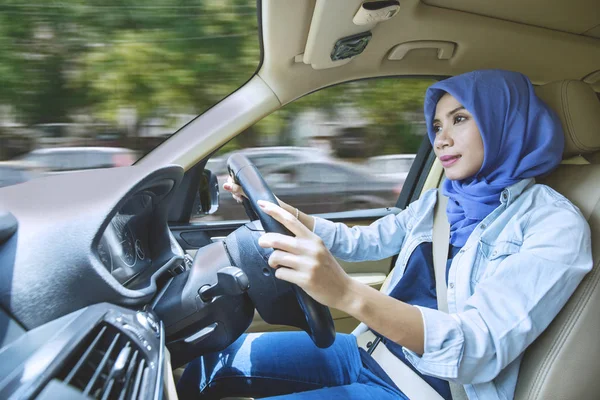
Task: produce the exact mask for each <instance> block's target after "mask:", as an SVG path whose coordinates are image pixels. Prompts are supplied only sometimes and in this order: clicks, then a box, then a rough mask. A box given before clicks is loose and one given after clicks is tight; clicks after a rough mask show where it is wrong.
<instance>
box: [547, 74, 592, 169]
mask: <svg viewBox="0 0 600 400" xmlns="http://www.w3.org/2000/svg"><path fill="white" fill-rule="evenodd" d="M535 92H536V94H537V95H538V97H539V98H540V99H542V100H543V101H544V102H545V103H546V104H548V106H550V108H552V109H553V110H554V111H555V112H556V113H557V114H558V116H559V117H560V120H561V122H562V126H563V130H564V131H565V151H564V154H563V158H568V157H572V156H576V155H579V154H588V153H594V152H596V151H598V150H600V100H599V99H598V96H597V95H596V93H595V92H594V91H593V90H592V88H591V87H590V86H589V85H587V84H586V83H584V82H581V81H575V80H564V81H558V82H552V83H548V84H546V85H543V86H538V87H536V88H535Z"/></svg>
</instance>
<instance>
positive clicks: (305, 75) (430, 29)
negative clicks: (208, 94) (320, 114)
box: [258, 0, 600, 104]
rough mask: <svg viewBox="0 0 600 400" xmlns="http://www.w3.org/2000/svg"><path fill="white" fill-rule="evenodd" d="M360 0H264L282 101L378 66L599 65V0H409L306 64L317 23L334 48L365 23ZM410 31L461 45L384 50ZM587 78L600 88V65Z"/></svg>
mask: <svg viewBox="0 0 600 400" xmlns="http://www.w3.org/2000/svg"><path fill="white" fill-rule="evenodd" d="M361 4H362V1H360V0H262V1H261V5H262V9H261V22H262V24H261V25H262V34H263V43H264V59H263V64H262V66H261V69H260V71H259V74H258V75H259V76H260V77H261V78H262V79H263V80H264V81H265V83H267V85H269V87H270V88H271V89H272V90H273V91H274V93H275V94H276V95H277V97H278V98H279V100H280V102H281V103H282V104H285V103H287V102H290V101H292V100H294V99H295V98H298V97H300V96H302V95H304V94H306V93H310V92H312V91H314V90H317V89H319V88H322V87H326V86H329V85H331V84H335V83H339V82H344V81H349V80H356V79H363V78H368V77H375V76H395V75H396V76H402V75H404V76H451V75H456V74H460V73H463V72H466V71H470V70H473V69H483V68H502V69H510V70H515V71H519V72H522V73H524V74H526V75H528V76H529V77H530V79H531V80H532V81H533V82H534V83H536V84H544V83H547V82H551V81H555V80H561V79H577V80H582V79H584V78H585V77H586V76H589V75H590V74H593V73H594V72H596V71H598V70H600V7H598V2H597V0H573V1H570V2H567V1H564V0H563V1H559V0H527V1H523V0H505V1H502V2H482V1H479V0H477V1H476V0H424V1H418V0H403V1H401V7H400V11H399V13H398V14H397V15H396V16H395V17H393V18H392V19H391V20H389V21H385V22H381V23H379V24H377V25H376V26H375V27H373V28H372V29H371V32H372V33H373V37H372V39H371V42H370V43H369V45H368V46H367V48H366V49H365V51H364V52H363V53H362V54H360V55H359V56H357V57H355V58H354V59H352V61H350V62H349V63H347V64H344V65H341V66H335V67H332V68H326V69H315V68H313V66H312V65H311V64H310V63H309V64H306V63H305V62H304V61H305V60H306V57H304V53H305V52H306V51H307V50H308V51H311V50H310V49H309V47H310V46H309V47H307V41H309V36H310V35H311V31H312V30H315V31H316V32H318V33H319V40H320V41H324V42H326V43H329V45H328V46H325V47H326V48H327V49H328V51H330V49H331V48H333V44H334V43H335V41H337V40H338V39H340V38H341V37H344V36H347V34H348V33H349V32H356V31H357V29H358V30H360V29H361V28H360V27H358V28H357V27H356V26H355V25H354V24H353V22H352V18H353V16H354V14H355V13H356V11H357V10H358V8H359V7H360V5H361ZM414 41H448V42H453V43H455V44H456V47H455V49H454V52H453V55H452V57H451V58H450V59H438V52H437V50H436V49H417V50H412V51H409V52H408V53H407V54H406V56H405V57H404V58H403V59H401V60H390V59H388V57H389V55H390V52H391V50H392V49H393V48H394V47H395V46H397V45H399V44H402V43H407V42H414ZM328 56H329V54H328V53H327V54H325V53H323V57H328ZM320 61H325V60H324V58H323V59H322V60H320ZM591 84H592V85H593V87H594V88H595V89H596V91H600V74H599V76H598V80H597V81H595V82H591Z"/></svg>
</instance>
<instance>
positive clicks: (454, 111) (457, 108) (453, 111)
mask: <svg viewBox="0 0 600 400" xmlns="http://www.w3.org/2000/svg"><path fill="white" fill-rule="evenodd" d="M464 109H465V107H464V106H460V107H456V108H455V109H454V110H452V111H450V112H448V114H446V118H450V116H451V115H452V114H454V113H457V112H459V111H460V110H464ZM432 122H440V120H439V119H438V118H434V119H433V121H432Z"/></svg>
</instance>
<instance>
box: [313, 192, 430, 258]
mask: <svg viewBox="0 0 600 400" xmlns="http://www.w3.org/2000/svg"><path fill="white" fill-rule="evenodd" d="M422 198H423V197H422ZM421 201H422V200H417V201H415V202H413V203H411V204H410V205H409V206H408V207H407V208H406V209H405V210H403V211H401V212H399V213H398V214H390V215H386V216H385V217H382V218H380V219H378V220H377V221H375V222H373V223H372V224H371V225H369V226H353V227H352V228H350V227H348V226H347V225H346V224H343V223H339V222H337V223H336V222H331V221H329V220H326V219H323V218H319V217H315V226H314V228H313V232H314V233H315V234H317V236H319V237H320V238H321V239H322V240H323V243H325V246H326V247H327V248H328V249H329V251H331V254H333V255H334V256H335V257H337V258H339V259H341V260H344V261H367V260H369V261H374V260H381V259H384V258H387V257H391V256H393V255H395V254H398V253H399V252H400V249H401V247H402V244H403V243H404V238H405V237H406V232H407V230H408V229H410V228H409V225H410V224H411V221H412V220H413V219H414V212H415V209H417V208H418V207H419V203H420V202H421Z"/></svg>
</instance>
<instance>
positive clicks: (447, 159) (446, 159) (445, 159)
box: [440, 156, 460, 168]
mask: <svg viewBox="0 0 600 400" xmlns="http://www.w3.org/2000/svg"><path fill="white" fill-rule="evenodd" d="M459 158H460V156H442V157H440V161H441V162H442V166H443V167H444V168H448V167H449V166H451V165H452V164H454V163H455V162H457V161H458V159H459Z"/></svg>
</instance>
